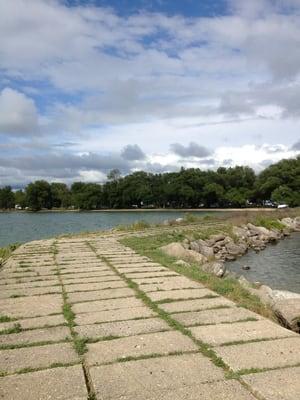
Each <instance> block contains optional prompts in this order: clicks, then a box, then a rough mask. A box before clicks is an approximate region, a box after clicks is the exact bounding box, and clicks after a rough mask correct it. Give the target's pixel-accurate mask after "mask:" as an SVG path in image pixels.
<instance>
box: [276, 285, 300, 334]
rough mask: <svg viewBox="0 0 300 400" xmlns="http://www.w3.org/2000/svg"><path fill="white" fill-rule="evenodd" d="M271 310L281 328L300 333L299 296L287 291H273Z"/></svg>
mask: <svg viewBox="0 0 300 400" xmlns="http://www.w3.org/2000/svg"><path fill="white" fill-rule="evenodd" d="M270 297H271V299H272V308H273V310H274V313H275V315H276V316H277V318H278V319H279V321H280V322H281V324H282V325H283V326H285V327H286V328H289V329H291V330H293V331H294V332H298V333H300V294H298V293H293V292H289V291H287V290H273V291H272V292H271V294H270Z"/></svg>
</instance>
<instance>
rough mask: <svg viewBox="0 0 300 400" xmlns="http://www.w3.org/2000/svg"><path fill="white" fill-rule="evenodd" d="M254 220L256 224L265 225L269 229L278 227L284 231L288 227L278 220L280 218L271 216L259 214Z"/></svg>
mask: <svg viewBox="0 0 300 400" xmlns="http://www.w3.org/2000/svg"><path fill="white" fill-rule="evenodd" d="M254 222H255V225H257V226H263V227H264V228H267V229H276V230H279V231H282V230H283V229H284V228H286V226H285V225H284V224H282V223H281V222H280V221H278V219H273V218H270V217H264V216H258V217H257V218H256V219H255V221H254Z"/></svg>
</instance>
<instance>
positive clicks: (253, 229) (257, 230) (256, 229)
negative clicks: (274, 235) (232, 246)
mask: <svg viewBox="0 0 300 400" xmlns="http://www.w3.org/2000/svg"><path fill="white" fill-rule="evenodd" d="M247 227H248V229H249V231H250V234H251V235H258V236H259V235H265V236H266V237H269V234H270V231H269V229H267V228H264V227H263V226H256V225H253V224H250V223H248V224H247Z"/></svg>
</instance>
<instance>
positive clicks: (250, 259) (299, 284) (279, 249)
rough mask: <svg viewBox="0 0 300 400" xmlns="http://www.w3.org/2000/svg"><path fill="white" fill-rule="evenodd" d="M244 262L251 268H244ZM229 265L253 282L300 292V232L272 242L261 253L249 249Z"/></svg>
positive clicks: (232, 269) (230, 268) (231, 269)
mask: <svg viewBox="0 0 300 400" xmlns="http://www.w3.org/2000/svg"><path fill="white" fill-rule="evenodd" d="M245 265H247V266H249V267H250V270H248V271H245V270H243V269H242V267H243V266H245ZM227 267H228V269H229V270H230V271H233V272H235V273H237V274H238V275H243V276H244V277H245V278H246V279H248V280H250V281H259V282H262V283H264V284H266V285H268V286H270V287H271V288H273V289H280V290H290V291H292V292H297V293H300V233H295V234H293V235H292V236H291V237H290V238H287V239H285V240H281V241H279V242H278V243H277V244H275V245H269V246H267V248H266V249H265V250H263V251H261V252H259V253H255V252H254V251H250V252H249V253H248V254H246V255H245V256H243V257H242V258H239V259H238V260H237V261H233V262H228V263H227Z"/></svg>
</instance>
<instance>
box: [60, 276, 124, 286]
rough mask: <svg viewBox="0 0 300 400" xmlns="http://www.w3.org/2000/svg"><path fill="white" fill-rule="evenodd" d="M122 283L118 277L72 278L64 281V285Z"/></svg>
mask: <svg viewBox="0 0 300 400" xmlns="http://www.w3.org/2000/svg"><path fill="white" fill-rule="evenodd" d="M117 281H118V282H120V281H122V280H121V279H120V278H119V277H118V276H117V275H108V276H96V277H86V278H72V279H64V280H63V282H64V285H65V286H67V285H68V286H69V285H78V284H82V283H104V282H105V283H106V282H117Z"/></svg>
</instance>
